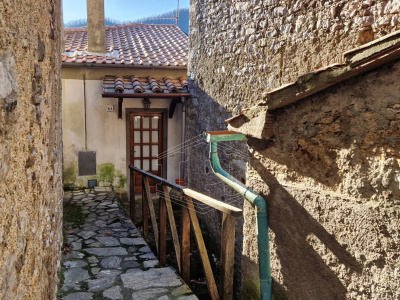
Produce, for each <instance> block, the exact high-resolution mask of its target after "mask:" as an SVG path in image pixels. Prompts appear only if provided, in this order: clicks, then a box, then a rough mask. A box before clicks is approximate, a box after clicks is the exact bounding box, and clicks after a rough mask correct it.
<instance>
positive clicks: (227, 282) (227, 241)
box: [220, 214, 236, 300]
mask: <svg viewBox="0 0 400 300" xmlns="http://www.w3.org/2000/svg"><path fill="white" fill-rule="evenodd" d="M235 221H236V218H235V217H232V216H229V215H226V214H223V216H222V229H221V275H220V277H221V278H220V279H221V281H220V296H221V299H222V300H231V299H232V298H233V271H234V270H233V267H234V257H235Z"/></svg>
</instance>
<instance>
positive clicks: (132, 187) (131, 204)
mask: <svg viewBox="0 0 400 300" xmlns="http://www.w3.org/2000/svg"><path fill="white" fill-rule="evenodd" d="M129 183H130V184H129V215H130V217H131V221H132V223H133V224H135V221H136V220H135V217H136V206H135V172H134V171H132V170H131V172H130V182H129Z"/></svg>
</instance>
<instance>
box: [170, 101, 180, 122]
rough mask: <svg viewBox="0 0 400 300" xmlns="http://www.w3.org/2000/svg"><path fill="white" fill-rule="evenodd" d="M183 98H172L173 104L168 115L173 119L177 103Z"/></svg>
mask: <svg viewBox="0 0 400 300" xmlns="http://www.w3.org/2000/svg"><path fill="white" fill-rule="evenodd" d="M180 101H181V100H180V99H179V98H173V99H172V100H171V105H170V106H169V112H168V117H169V118H170V119H172V117H173V116H174V112H175V108H176V105H177V104H178V103H179V102H180Z"/></svg>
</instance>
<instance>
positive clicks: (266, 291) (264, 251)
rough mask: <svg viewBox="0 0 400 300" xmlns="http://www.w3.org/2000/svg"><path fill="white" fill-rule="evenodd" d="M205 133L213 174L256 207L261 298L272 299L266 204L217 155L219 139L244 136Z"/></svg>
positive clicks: (233, 138) (229, 139) (264, 299)
mask: <svg viewBox="0 0 400 300" xmlns="http://www.w3.org/2000/svg"><path fill="white" fill-rule="evenodd" d="M205 135H206V140H207V141H208V142H210V163H211V167H212V169H213V171H214V173H215V175H216V176H217V177H218V178H220V179H221V180H222V181H223V182H225V183H226V184H227V185H229V186H230V187H231V188H232V189H234V190H235V191H237V192H238V193H240V194H241V195H243V197H244V198H245V199H247V200H248V201H249V202H250V203H251V204H252V205H253V206H255V207H256V210H257V229H258V232H257V240H258V256H259V268H260V287H261V299H262V300H272V280H271V265H270V253H269V236H268V216H267V204H266V202H265V200H264V199H263V198H262V197H261V196H260V195H259V194H257V193H255V192H254V191H252V190H251V189H250V188H249V187H247V186H245V185H244V184H243V183H241V182H240V181H239V180H237V179H236V178H235V177H233V176H232V175H230V174H229V173H227V172H226V171H225V170H224V169H222V167H221V164H220V161H219V157H218V148H217V143H218V142H219V141H234V140H244V139H245V138H246V137H245V136H244V135H243V134H229V135H224V134H221V135H210V134H208V133H206V134H205Z"/></svg>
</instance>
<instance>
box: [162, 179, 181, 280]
mask: <svg viewBox="0 0 400 300" xmlns="http://www.w3.org/2000/svg"><path fill="white" fill-rule="evenodd" d="M162 188H163V193H164V198H165V206H166V207H167V212H168V220H169V227H170V228H171V234H172V240H173V242H174V249H175V255H176V262H177V264H178V270H179V273H180V274H181V273H182V267H181V266H182V263H181V245H180V243H179V236H178V230H177V229H176V224H175V217H174V211H173V210H172V205H171V199H170V196H169V193H168V187H167V186H166V185H163V186H162Z"/></svg>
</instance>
